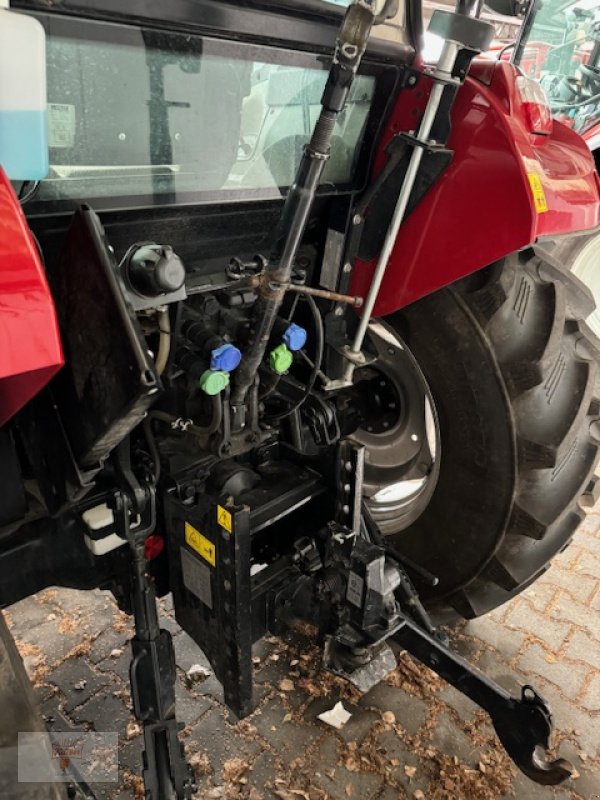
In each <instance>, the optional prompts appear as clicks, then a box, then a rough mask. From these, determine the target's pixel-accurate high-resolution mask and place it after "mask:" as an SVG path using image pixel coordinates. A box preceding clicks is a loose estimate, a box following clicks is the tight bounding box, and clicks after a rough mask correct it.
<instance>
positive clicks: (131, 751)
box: [119, 734, 144, 775]
mask: <svg viewBox="0 0 600 800" xmlns="http://www.w3.org/2000/svg"><path fill="white" fill-rule="evenodd" d="M143 747H144V737H143V735H142V734H140V735H139V736H135V737H134V738H133V739H129V740H127V739H125V738H124V737H123V736H121V735H119V771H120V770H122V769H128V770H130V772H133V773H134V775H141V774H142V750H143Z"/></svg>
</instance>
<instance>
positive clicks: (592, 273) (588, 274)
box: [571, 236, 600, 338]
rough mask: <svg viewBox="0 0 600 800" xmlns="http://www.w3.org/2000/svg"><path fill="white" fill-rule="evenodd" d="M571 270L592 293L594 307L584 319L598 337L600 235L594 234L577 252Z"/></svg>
mask: <svg viewBox="0 0 600 800" xmlns="http://www.w3.org/2000/svg"><path fill="white" fill-rule="evenodd" d="M571 272H572V273H573V274H574V275H575V276H577V277H578V278H579V280H580V281H581V282H582V283H584V284H585V285H586V286H587V288H588V289H589V290H590V292H591V293H592V296H593V298H594V302H595V303H596V308H595V309H594V311H592V313H591V314H590V315H589V317H588V318H587V319H586V323H587V325H588V326H589V327H590V329H591V330H592V332H593V333H594V335H595V336H597V337H598V338H600V236H594V237H593V238H592V239H591V240H590V241H589V242H588V243H587V244H586V245H585V246H584V247H583V248H582V249H581V251H580V252H579V253H578V254H577V256H576V257H575V259H574V261H573V264H572V265H571Z"/></svg>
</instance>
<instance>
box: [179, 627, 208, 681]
mask: <svg viewBox="0 0 600 800" xmlns="http://www.w3.org/2000/svg"><path fill="white" fill-rule="evenodd" d="M173 646H174V648H175V663H176V664H177V666H178V667H180V669H182V670H183V671H184V672H187V671H188V670H189V669H190V667H192V666H193V665H194V664H200V666H203V667H207V668H208V669H211V671H212V667H211V666H210V664H209V662H208V659H207V658H206V656H205V655H204V653H203V652H202V650H201V649H200V648H199V647H198V645H197V644H196V642H195V641H194V640H193V639H192V637H191V636H188V634H187V633H185V631H181V633H179V634H177V636H175V637H174V638H173Z"/></svg>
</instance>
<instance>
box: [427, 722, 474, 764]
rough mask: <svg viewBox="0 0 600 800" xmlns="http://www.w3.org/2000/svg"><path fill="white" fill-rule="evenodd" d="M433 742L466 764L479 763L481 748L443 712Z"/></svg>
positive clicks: (445, 752)
mask: <svg viewBox="0 0 600 800" xmlns="http://www.w3.org/2000/svg"><path fill="white" fill-rule="evenodd" d="M431 744H432V745H433V747H435V748H436V749H437V750H439V751H440V753H444V754H446V755H449V756H457V757H458V758H459V759H460V760H461V761H463V762H464V763H465V764H469V765H470V766H476V765H477V764H478V763H479V753H480V749H479V748H478V747H476V746H475V745H474V744H473V742H472V741H471V740H470V739H469V737H468V736H467V735H466V733H464V731H462V730H460V728H458V727H457V725H456V724H455V723H454V721H453V720H452V718H451V717H450V716H449V715H448V714H446V713H442V714H440V715H439V717H438V718H437V720H436V726H435V730H434V733H433V737H432V740H431Z"/></svg>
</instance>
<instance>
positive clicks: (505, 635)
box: [465, 616, 526, 658]
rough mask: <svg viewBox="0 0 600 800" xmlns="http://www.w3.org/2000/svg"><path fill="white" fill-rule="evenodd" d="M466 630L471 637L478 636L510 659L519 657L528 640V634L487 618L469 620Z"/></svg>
mask: <svg viewBox="0 0 600 800" xmlns="http://www.w3.org/2000/svg"><path fill="white" fill-rule="evenodd" d="M465 630H466V633H468V634H469V635H471V636H476V637H477V638H478V639H481V640H482V641H484V642H486V643H487V644H489V645H491V646H492V647H493V648H494V649H495V650H498V651H500V652H501V653H502V654H503V655H505V656H508V657H509V658H512V657H513V656H516V655H517V653H518V652H519V651H520V650H521V649H522V648H523V645H524V643H525V639H526V634H525V633H523V632H522V631H515V630H512V629H511V628H508V627H506V625H501V624H500V623H499V622H496V621H495V620H493V619H488V618H487V616H486V617H480V618H479V619H473V620H469V624H468V625H467V627H466V629H465Z"/></svg>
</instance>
